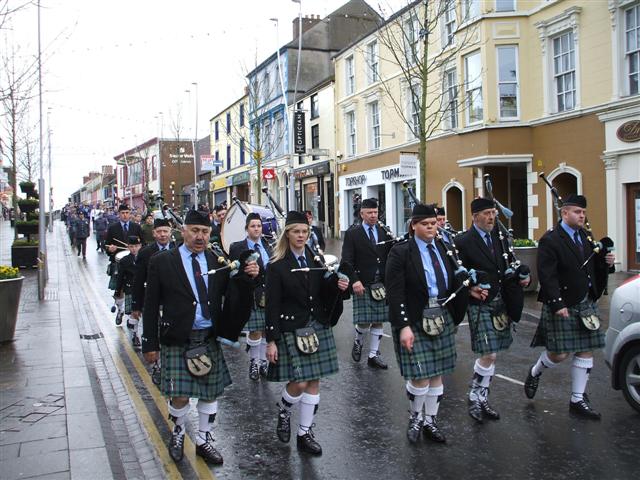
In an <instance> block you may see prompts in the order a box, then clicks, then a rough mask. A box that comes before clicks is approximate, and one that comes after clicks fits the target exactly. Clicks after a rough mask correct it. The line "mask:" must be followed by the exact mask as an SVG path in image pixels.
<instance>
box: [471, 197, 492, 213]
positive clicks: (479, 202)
mask: <svg viewBox="0 0 640 480" xmlns="http://www.w3.org/2000/svg"><path fill="white" fill-rule="evenodd" d="M488 208H496V204H495V202H494V201H493V200H490V199H488V198H482V197H478V198H474V199H473V201H472V202H471V213H478V212H481V211H483V210H486V209H488Z"/></svg>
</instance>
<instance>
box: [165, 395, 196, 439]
mask: <svg viewBox="0 0 640 480" xmlns="http://www.w3.org/2000/svg"><path fill="white" fill-rule="evenodd" d="M168 403H169V415H171V417H172V420H173V423H175V426H176V427H180V432H179V433H180V435H184V422H185V421H186V420H187V414H188V413H189V410H190V409H191V405H189V404H188V403H187V404H186V405H185V406H184V407H182V408H176V407H174V406H173V405H171V401H169V402H168ZM174 431H176V428H174Z"/></svg>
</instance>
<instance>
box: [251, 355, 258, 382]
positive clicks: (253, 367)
mask: <svg viewBox="0 0 640 480" xmlns="http://www.w3.org/2000/svg"><path fill="white" fill-rule="evenodd" d="M249 378H250V379H251V380H258V379H259V378H260V364H259V363H258V362H256V361H255V360H251V363H250V364H249Z"/></svg>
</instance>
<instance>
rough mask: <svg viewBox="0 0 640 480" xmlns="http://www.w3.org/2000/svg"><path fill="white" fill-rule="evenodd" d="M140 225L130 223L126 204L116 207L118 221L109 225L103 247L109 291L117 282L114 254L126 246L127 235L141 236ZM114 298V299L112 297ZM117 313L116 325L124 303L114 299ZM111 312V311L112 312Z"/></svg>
mask: <svg viewBox="0 0 640 480" xmlns="http://www.w3.org/2000/svg"><path fill="white" fill-rule="evenodd" d="M141 233H142V232H141V230H140V225H138V224H137V223H134V222H132V221H131V210H130V209H129V206H128V205H126V204H124V203H123V204H121V205H120V206H119V207H118V221H117V222H115V223H112V224H111V225H109V228H108V229H107V236H106V238H105V241H104V243H105V247H106V248H107V253H108V255H109V266H108V267H107V274H108V275H109V290H115V289H116V285H117V282H118V264H117V263H116V253H118V252H119V251H122V249H123V247H126V246H127V239H128V238H129V235H135V236H137V237H139V236H140V235H141ZM114 298H115V297H114ZM116 306H117V308H118V312H117V314H116V325H120V324H121V323H122V317H123V316H124V302H123V301H118V300H117V299H116ZM112 311H113V310H112Z"/></svg>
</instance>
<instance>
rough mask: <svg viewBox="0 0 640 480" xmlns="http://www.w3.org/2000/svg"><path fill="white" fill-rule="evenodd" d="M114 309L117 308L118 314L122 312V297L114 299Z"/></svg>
mask: <svg viewBox="0 0 640 480" xmlns="http://www.w3.org/2000/svg"><path fill="white" fill-rule="evenodd" d="M116 307H118V313H120V312H124V297H122V298H116Z"/></svg>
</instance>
